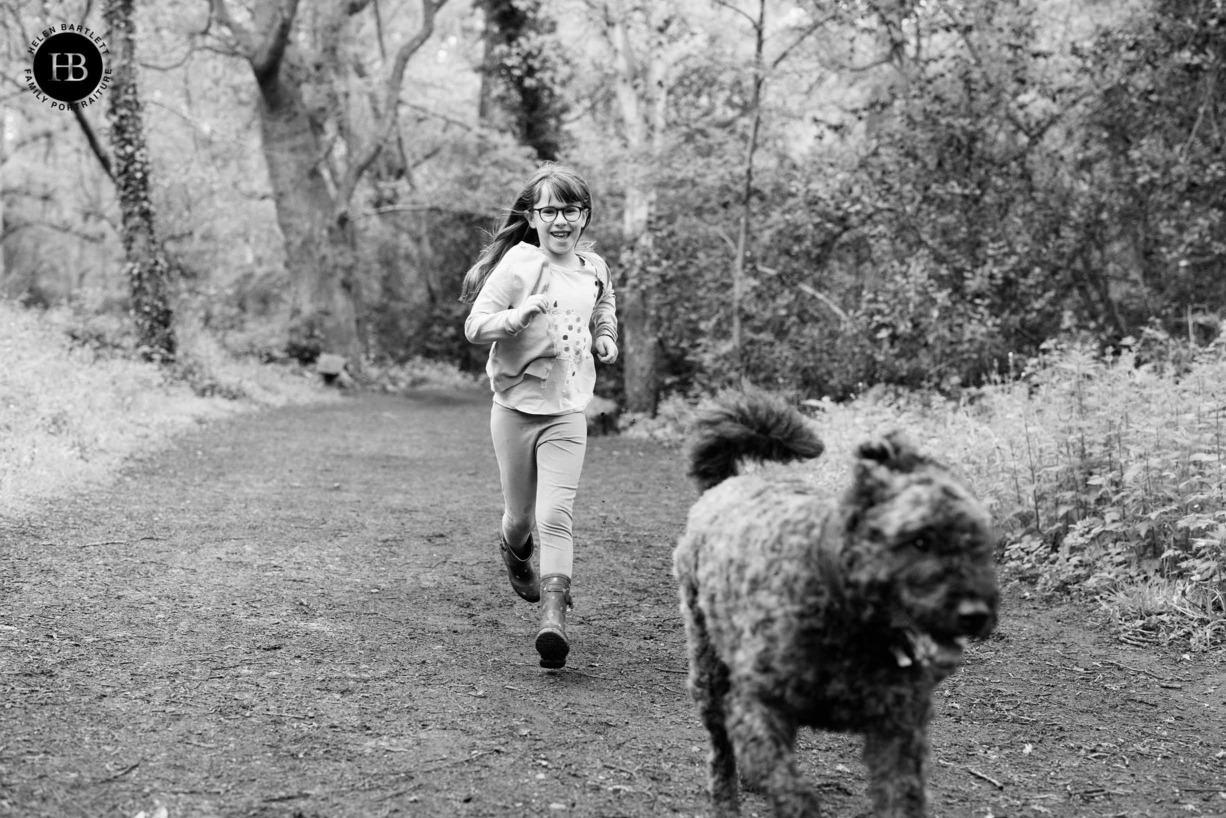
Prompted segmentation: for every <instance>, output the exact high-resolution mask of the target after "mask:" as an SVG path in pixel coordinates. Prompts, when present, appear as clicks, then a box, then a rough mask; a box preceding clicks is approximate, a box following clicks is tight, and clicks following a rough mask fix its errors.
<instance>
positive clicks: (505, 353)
mask: <svg viewBox="0 0 1226 818" xmlns="http://www.w3.org/2000/svg"><path fill="white" fill-rule="evenodd" d="M578 255H579V259H580V261H581V262H582V264H581V266H580V267H579V268H578V269H574V270H568V269H566V268H564V267H560V266H558V265H556V264H551V263H550V261H549V257H548V256H546V255H545V253H544V251H542V250H541V249H540V248H539V247H537V246H536V245H534V244H528V243H527V242H520V243H519V244H517V245H515V246H514V247H512V248H510V249H509V250H507V252H506V255H504V256H503V257H502V260H501V261H500V262H498V264H497V265H496V266H495V267H494V269H493V270H492V271H491V272H490V276H489V278H488V279H486V281H485V284H484V285H482V287H481V291H480V292H479V293H478V294H477V299H476V300H475V301H474V302H473V305H472V309H471V310H470V311H469V314H468V318H467V319H466V320H465V321H464V335H465V337H467V338H468V340H469V341H470V342H472V343H474V344H488V343H492V344H493V346H491V347H490V355H489V360H488V361H487V363H486V366H485V371H486V374H487V375H488V376H489V379H490V388H491V389H492V390H493V392H494V402H495V403H498V404H501V405H503V406H506V407H507V408H510V409H517V410H519V411H521V412H527V413H529V414H534V415H560V414H565V413H567V412H582V411H583V409H584V408H585V407H586V406H587V404H588V402H589V401H591V399H592V389H593V388H594V387H595V385H596V366H595V363H594V361H593V358H592V342H593V341H594V339H596V338H598V337H600V336H601V335H604V336H607V337H608V338H610V339H611V340H613V341H616V340H617V314H616V307H617V299H616V297H615V295H614V293H613V284H612V281H611V280H610V277H609V268H608V265H607V264H605V261H604V259H602V258H601V257H600V256H598V255H596V254H595V253H593V252H590V251H588V250H580V251H578ZM536 293H546V294H547V295H548V296H549V307H548V309H547V310H546V311H545V312H543V313H538V314H537V315H534V316H533V317H532V320H530V321H529V322H528V324H527V325H526V326H525V325H522V324H520V322H519V317H518V308H519V306H520V305H521V304H523V302H524V299H526V298H527V297H528V296H530V295H535V294H536Z"/></svg>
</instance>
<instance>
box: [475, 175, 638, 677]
mask: <svg viewBox="0 0 1226 818" xmlns="http://www.w3.org/2000/svg"><path fill="white" fill-rule="evenodd" d="M591 216H592V194H591V192H590V191H589V190H588V186H587V183H586V182H584V181H583V179H582V178H580V177H579V175H578V174H576V173H575V172H574V171H572V170H570V169H569V168H565V167H562V166H560V165H553V164H549V165H545V166H544V167H542V168H541V169H540V170H539V171H537V173H536V175H535V176H533V177H532V179H531V180H529V182H528V184H527V186H526V187H525V188H524V189H523V191H522V192H521V193H520V194H519V197H518V198H516V200H515V203H514V204H513V205H512V206H511V209H510V211H509V212H508V213H507V215H506V217H505V218H504V219H503V222H502V226H501V227H500V228H499V229H498V231H497V232H496V233H495V234H494V238H493V240H492V241H491V242H490V243H489V245H488V246H487V247H486V248H485V249H484V250H483V251H482V253H481V256H480V258H479V259H478V260H477V263H476V264H474V265H473V266H472V268H471V269H470V270H469V271H468V272H467V273H466V274H465V276H464V287H463V290H462V291H461V294H460V300H462V301H465V302H471V303H472V310H471V311H470V313H469V315H468V319H467V320H465V322H464V334H465V336H466V337H467V338H468V340H469V341H471V342H472V343H474V344H488V343H491V342H492V343H493V346H492V347H491V348H490V357H489V362H488V363H487V365H486V368H485V370H486V374H488V375H489V378H490V387H491V388H492V389H493V392H494V405H493V408H492V410H491V413H490V434H491V436H492V437H493V439H494V453H495V455H496V456H497V458H498V471H499V474H500V477H501V480H502V497H503V514H502V531H501V537H500V541H499V548H500V549H501V551H502V559H503V562H504V563H505V564H506V568H507V574H508V576H509V577H510V580H511V587H512V588H513V589H515V592H516V593H517V594H519V595H520V596H521V597H523V598H524V599H526V600H528V601H529V602H537V601H540V602H541V626H540V631H539V632H538V633H537V636H536V649H537V652H538V653H540V655H541V667H546V668H560V667H563V666H564V665H565V664H566V654H567V653H569V652H570V643H569V642H568V640H567V638H566V611H567V609H568V608H570V607H571V598H570V579H571V570H572V567H573V564H574V540H573V538H572V534H571V523H572V515H571V509H572V507H573V506H574V501H575V493H576V492H577V491H578V488H579V473H580V471H582V469H583V456H584V454H585V452H586V450H587V421H586V418H585V417H584V414H583V409H584V407H586V406H587V404H588V401H590V400H591V398H592V387H593V386H594V385H595V382H596V369H595V366H594V364H593V362H592V354H593V353H595V355H596V357H597V358H599V359H600V361H601V362H602V363H606V364H611V363H613V362H614V361H615V360H617V316H616V314H615V307H616V301H615V299H614V296H613V286H612V284H611V282H610V280H609V268H608V265H606V264H605V262H604V260H603V259H602V258H601V257H600V256H598V255H596V254H595V253H593V252H591V251H590V250H588V249H587V247H588V245H587V244H585V245H584V248H583V249H580V247H579V238H580V236H582V235H583V231H584V229H585V228H586V227H587V226H588V224H589V222H590V220H591ZM533 527H535V528H536V534H537V537H538V538H539V542H540V547H541V549H540V550H541V554H540V576H539V579H538V574H537V572H536V571H535V570H533V567H532V561H531V557H532V553H533V551H534V549H535V547H536V541H535V540H534V539H533V536H532V530H533Z"/></svg>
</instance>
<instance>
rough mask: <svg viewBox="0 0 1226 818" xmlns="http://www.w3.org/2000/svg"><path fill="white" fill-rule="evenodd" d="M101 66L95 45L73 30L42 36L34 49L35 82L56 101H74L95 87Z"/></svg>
mask: <svg viewBox="0 0 1226 818" xmlns="http://www.w3.org/2000/svg"><path fill="white" fill-rule="evenodd" d="M103 75H104V66H103V62H102V51H101V49H99V48H98V45H97V44H96V43H95V42H94V41H93V40H91V39H90V38H89V37H86V36H85V35H84V34H78V33H77V32H75V31H61V32H59V33H58V34H52V35H51V36H50V37H48V38H47V39H45V40H43V42H42V44H41V45H40V46H39V47H38V50H37V51H36V52H34V82H36V83H37V84H38V89H39V90H40V91H42V92H43V93H44V94H46V95H47V96H48V97H50V98H51V99H54V100H56V101H57V102H65V103H77V102H81V101H82V100H84V99H86V98H88V97H89V95H90V94H92V93H94V91H96V90H98V86H99V85H100V84H101V83H102V78H103Z"/></svg>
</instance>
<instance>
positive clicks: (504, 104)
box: [477, 0, 569, 160]
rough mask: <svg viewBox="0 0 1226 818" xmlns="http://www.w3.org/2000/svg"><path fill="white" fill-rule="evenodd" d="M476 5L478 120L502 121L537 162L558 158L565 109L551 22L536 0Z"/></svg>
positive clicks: (490, 1) (489, 1)
mask: <svg viewBox="0 0 1226 818" xmlns="http://www.w3.org/2000/svg"><path fill="white" fill-rule="evenodd" d="M477 6H478V7H479V8H480V9H481V11H482V13H483V14H484V16H485V30H484V33H483V37H482V39H483V43H484V49H485V53H484V57H483V60H482V64H481V98H480V101H479V111H478V113H479V116H480V118H481V120H482V122H485V123H487V124H488V125H492V126H495V127H502V126H503V125H504V123H505V126H506V129H507V130H509V131H510V132H511V133H512V134H514V135H515V138H516V139H518V140H519V142H520V143H521V144H524V145H527V146H528V147H530V148H532V150H533V151H534V152H535V153H536V156H537V158H538V159H541V160H556V159H558V158H560V156H561V153H562V141H563V139H562V137H563V133H562V119H563V117H564V116H565V115H566V111H567V109H568V107H569V106H568V105H567V104H566V102H565V98H564V96H563V93H562V92H561V90H560V88H561V87H562V86H563V85H564V84H565V81H566V77H565V70H564V66H563V65H562V64H561V63H560V62H559V61H558V59H557V56H556V54H557V51H558V49H557V44H556V42H555V33H556V31H557V25H556V23H555V22H554V21H553V20H552V19H550V18H549V17H547V16H546V15H545V13H544V12H543V10H542V3H541V0H478V2H477Z"/></svg>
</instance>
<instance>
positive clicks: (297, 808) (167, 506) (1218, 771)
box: [0, 392, 1226, 818]
mask: <svg viewBox="0 0 1226 818" xmlns="http://www.w3.org/2000/svg"><path fill="white" fill-rule="evenodd" d="M488 406H489V398H488V395H487V394H484V393H465V394H442V393H428V392H423V393H417V394H413V395H409V396H405V397H387V396H372V395H358V396H354V397H351V398H347V399H345V400H343V401H340V402H333V403H325V404H318V405H311V406H305V407H296V408H286V409H277V410H269V411H265V412H261V413H256V414H251V415H246V416H241V417H237V418H233V419H230V420H226V421H224V422H218V423H215V424H212V425H208V426H203V427H201V428H199V429H197V430H195V431H193V432H192V433H190V434H188V435H185V436H183V437H182V438H180V439H179V440H177V441H176V443H175V444H174V445H173V446H172V447H171V448H169V449H167V450H165V451H162V452H160V453H158V454H155V455H151V456H147V457H144V458H140V459H137V460H134V461H132V462H131V463H130V464H129V465H128V467H127V468H126V469H125V471H124V472H123V474H122V475H121V476H120V477H119V479H117V480H116V481H115V482H114V484H112V485H111V486H109V487H107V488H104V489H99V490H94V491H91V492H89V493H87V494H83V495H79V496H75V497H72V498H68V499H63V500H60V501H57V502H54V503H52V504H50V505H49V506H48V507H46V508H45V509H44V510H42V511H41V512H39V514H38V515H37V516H36V517H34V518H31V519H20V520H16V519H6V518H4V517H0V816H15V817H16V818H33V817H35V816H55V818H67V817H72V816H81V818H103V817H104V816H106V817H109V816H117V817H119V818H133V816H136V815H138V813H141V812H144V813H145V814H146V816H154V815H158V814H161V811H162V810H163V809H164V810H165V813H164V814H166V815H168V816H169V818H230V817H231V816H260V817H261V818H273V816H276V817H277V818H348V817H350V816H352V817H353V818H372V817H374V816H387V815H422V816H521V815H523V816H528V815H531V816H541V815H557V816H630V817H631V818H647V817H648V816H653V817H654V816H677V815H684V816H696V815H705V814H706V812H707V809H708V805H707V800H706V796H705V794H704V792H703V755H704V750H703V735H702V733H701V730H700V728H699V725H698V722H697V720H696V718H695V717H694V714H693V711H692V709H691V707H690V703H689V700H688V697H687V694H686V691H685V659H684V635H683V632H682V628H681V623H680V619H679V616H678V614H677V609H676V593H675V588H674V584H673V581H672V577H671V550H672V546H673V543H674V542H675V541H676V538H677V535H678V534H679V533H680V529H681V525H682V523H683V520H684V517H685V513H686V509H687V508H688V506H689V504H690V503H691V502H692V500H693V498H694V491H693V489H692V487H691V486H690V485H689V484H688V482H687V481H686V479H685V478H684V474H683V464H682V463H681V461H680V452H679V451H677V450H675V449H671V448H667V447H662V446H660V445H659V444H655V443H651V442H647V441H642V440H631V439H625V438H620V437H604V438H593V439H592V441H591V443H590V447H589V453H588V460H587V466H586V469H585V472H584V481H583V484H582V486H581V489H580V496H579V500H578V504H577V508H576V539H577V542H578V550H577V564H576V578H575V583H576V584H575V598H576V604H577V607H576V610H575V612H574V614H573V616H572V621H573V623H574V624H573V627H572V635H573V649H572V653H571V658H570V664H569V665H568V667H566V668H565V669H563V670H562V671H558V672H547V671H543V670H542V669H541V668H540V667H538V665H537V661H536V655H535V652H534V651H533V649H532V636H533V634H534V625H535V606H530V605H528V604H526V603H523V602H521V601H519V600H518V599H517V598H515V597H514V596H513V595H512V594H511V592H510V590H509V588H508V587H507V586H506V583H505V580H504V576H503V574H502V571H501V568H500V562H499V560H498V558H497V556H496V553H495V548H494V544H493V543H494V540H493V531H494V528H495V525H496V520H497V519H498V514H499V511H500V501H499V495H498V485H497V476H496V475H497V473H496V468H495V463H494V459H493V454H492V451H491V447H490V444H489V439H488ZM933 744H934V768H933V778H932V784H931V787H932V794H933V798H932V801H933V815H934V817H935V818H963V817H966V818H971V817H973V818H987V816H997V817H999V816H1104V817H1106V816H1185V815H1226V659H1224V658H1223V654H1222V653H1221V652H1217V653H1210V654H1191V655H1185V654H1181V653H1180V652H1179V651H1177V650H1170V649H1161V648H1155V649H1137V648H1132V647H1129V646H1125V645H1121V644H1119V643H1117V642H1115V641H1114V640H1113V639H1112V638H1111V636H1110V634H1109V633H1108V631H1107V630H1106V629H1105V628H1104V627H1103V625H1102V624H1101V623H1100V622H1099V621H1098V620H1097V615H1096V612H1095V610H1094V609H1093V608H1091V607H1087V606H1083V605H1073V604H1067V603H1055V602H1050V601H1040V600H1037V599H1034V598H1033V597H1032V594H1030V593H1029V592H1028V589H1027V588H1026V586H1023V585H1019V584H1016V583H1015V584H1010V585H1007V586H1006V589H1005V603H1004V608H1003V617H1002V621H1001V626H1000V631H999V633H998V634H997V635H996V636H994V637H993V638H992V639H991V640H989V641H987V642H985V643H983V644H979V645H976V646H973V647H972V649H971V650H970V651H969V653H968V660H967V664H966V667H964V668H963V670H962V671H961V672H959V673H958V674H957V675H956V676H954V677H953V678H951V679H950V680H949V681H948V682H947V683H946V684H945V685H944V686H943V687H942V688H941V689H940V690H939V691H938V695H937V703H936V717H935V720H934V725H933ZM800 747H801V756H802V765H803V767H804V768H805V769H806V770H807V771H808V774H809V775H811V776H812V777H813V778H814V780H815V781H816V782H817V783H818V785H819V786H820V788H821V790H822V791H823V792H824V793H825V796H826V799H827V802H828V805H829V809H828V810H827V814H828V815H830V816H858V815H862V814H864V811H865V810H866V808H867V802H866V800H865V798H864V795H863V791H864V778H863V768H862V765H861V764H860V762H859V758H858V748H857V746H856V744H855V743H854V742H853V741H851V740H849V739H847V738H845V737H839V736H828V735H824V734H812V733H805V734H802V736H801V741H800ZM744 812H745V814H746V815H765V814H766V813H765V811H764V809H763V802H762V800H761V799H760V798H759V797H757V796H754V795H750V796H748V797H747V798H746V804H745V810H744Z"/></svg>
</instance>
